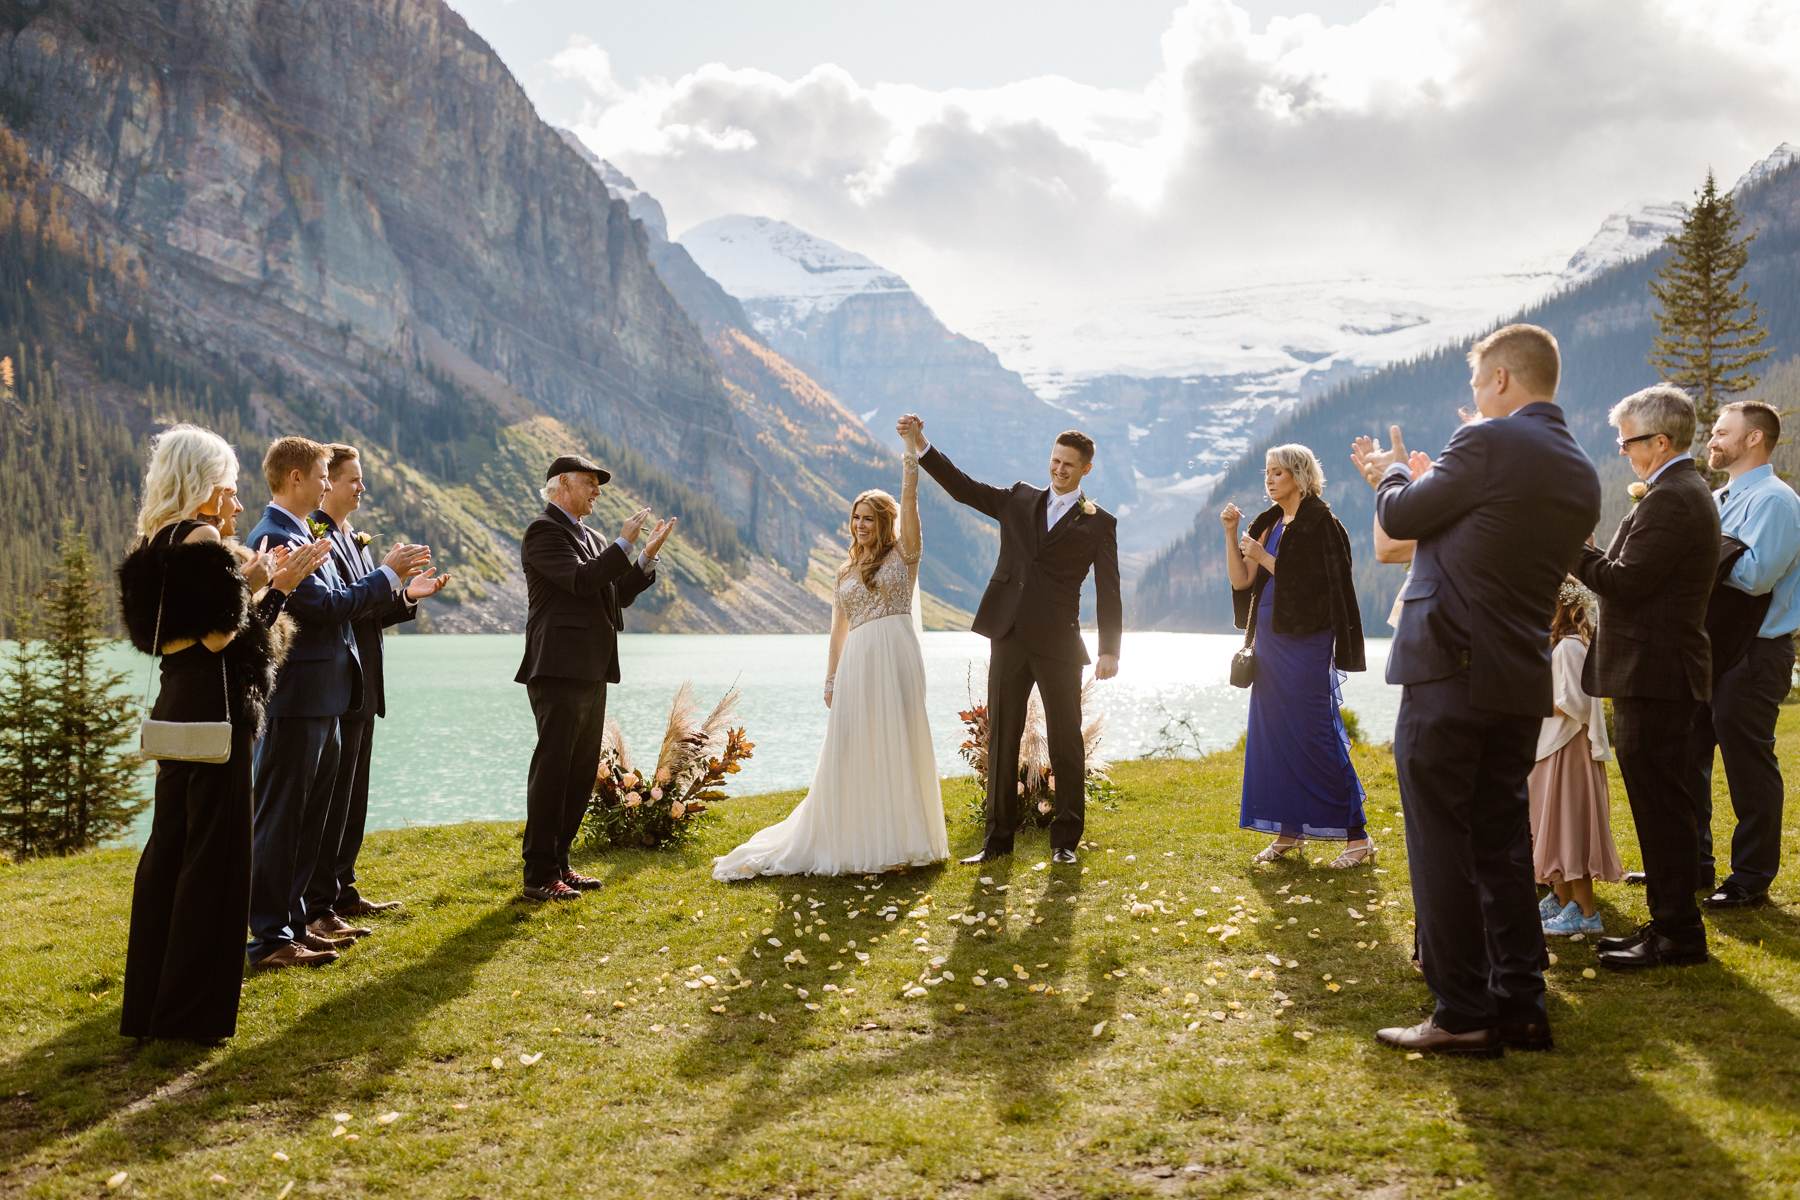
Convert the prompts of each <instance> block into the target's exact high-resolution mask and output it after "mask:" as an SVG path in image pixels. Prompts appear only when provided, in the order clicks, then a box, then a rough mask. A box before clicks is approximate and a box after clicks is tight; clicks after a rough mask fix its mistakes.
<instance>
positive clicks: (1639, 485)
mask: <svg viewBox="0 0 1800 1200" xmlns="http://www.w3.org/2000/svg"><path fill="white" fill-rule="evenodd" d="M1649 491H1650V485H1649V484H1647V483H1645V482H1644V481H1643V480H1641V479H1639V480H1636V481H1635V482H1633V483H1632V484H1631V485H1630V486H1628V487H1627V488H1626V489H1625V494H1626V495H1627V496H1630V497H1631V502H1632V503H1633V504H1636V503H1637V502H1638V501H1639V500H1642V499H1643V498H1644V497H1645V496H1646V495H1647V494H1649Z"/></svg>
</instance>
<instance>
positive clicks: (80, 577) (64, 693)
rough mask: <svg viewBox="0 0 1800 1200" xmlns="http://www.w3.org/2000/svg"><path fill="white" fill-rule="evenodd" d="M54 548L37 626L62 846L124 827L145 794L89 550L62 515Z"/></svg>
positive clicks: (131, 706) (94, 841) (83, 844)
mask: <svg viewBox="0 0 1800 1200" xmlns="http://www.w3.org/2000/svg"><path fill="white" fill-rule="evenodd" d="M58 549H59V554H60V557H61V570H60V573H59V574H58V576H57V578H56V579H54V580H53V581H52V582H51V585H50V589H49V593H48V595H47V597H46V603H45V605H44V616H45V630H44V632H45V641H46V652H47V658H48V660H49V676H50V680H51V683H52V685H53V686H52V692H51V700H50V711H51V718H52V719H51V726H52V730H53V734H54V736H53V740H52V742H51V752H52V762H53V771H54V775H55V778H56V780H57V784H58V787H59V789H60V791H61V793H62V796H61V804H60V813H59V816H60V820H59V822H58V831H57V838H56V842H57V846H56V848H57V849H58V850H60V851H61V852H62V853H65V854H67V853H73V852H74V851H76V850H85V849H87V848H88V847H90V846H96V845H99V844H100V843H101V842H103V841H105V840H107V839H110V838H114V837H117V836H118V835H119V834H121V833H124V832H125V831H126V830H127V829H129V828H130V827H131V823H132V820H133V819H134V818H135V817H136V816H137V814H138V813H139V812H141V811H142V810H143V808H144V803H145V801H144V799H143V797H142V796H140V795H139V794H138V789H137V770H138V763H139V760H138V758H137V756H136V755H135V754H129V753H126V750H125V748H126V746H127V745H128V744H129V743H130V740H131V736H132V733H133V729H134V726H135V724H136V721H135V717H136V709H137V706H136V704H135V703H134V702H133V701H132V700H131V698H130V697H129V696H128V695H121V694H120V688H121V687H123V686H124V684H125V676H124V675H122V674H120V673H119V672H117V671H109V670H106V669H105V667H104V666H102V664H101V662H100V653H101V651H102V649H103V648H104V646H105V639H104V632H103V631H104V629H105V627H106V620H105V610H104V606H103V603H102V600H101V595H100V587H99V584H98V582H97V581H96V580H95V578H94V558H93V552H92V551H91V550H89V549H88V543H87V538H86V537H85V536H84V535H83V534H82V533H81V532H80V531H79V530H77V529H76V528H75V523H74V522H73V521H72V520H69V519H67V518H65V519H64V521H63V527H62V537H61V539H60V546H59V548H58Z"/></svg>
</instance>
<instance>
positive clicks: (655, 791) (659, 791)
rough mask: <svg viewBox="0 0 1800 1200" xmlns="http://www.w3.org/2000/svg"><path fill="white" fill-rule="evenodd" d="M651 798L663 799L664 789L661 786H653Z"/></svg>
mask: <svg viewBox="0 0 1800 1200" xmlns="http://www.w3.org/2000/svg"><path fill="white" fill-rule="evenodd" d="M650 798H651V799H652V800H661V799H662V789H661V788H659V787H653V788H651V789H650Z"/></svg>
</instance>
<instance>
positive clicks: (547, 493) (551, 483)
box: [538, 471, 569, 504]
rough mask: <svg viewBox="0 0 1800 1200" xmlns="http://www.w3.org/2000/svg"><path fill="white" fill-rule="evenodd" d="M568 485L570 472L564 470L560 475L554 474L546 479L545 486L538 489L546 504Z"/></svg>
mask: <svg viewBox="0 0 1800 1200" xmlns="http://www.w3.org/2000/svg"><path fill="white" fill-rule="evenodd" d="M568 486H569V472H567V471H564V472H562V473H561V474H560V475H552V476H551V477H550V478H549V479H547V480H545V481H544V486H543V487H541V488H539V489H538V495H540V496H542V497H543V498H544V503H545V504H549V503H550V502H551V499H552V497H553V496H554V495H555V493H557V492H560V491H562V490H563V489H564V488H566V487H568Z"/></svg>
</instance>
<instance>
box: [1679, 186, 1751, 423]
mask: <svg viewBox="0 0 1800 1200" xmlns="http://www.w3.org/2000/svg"><path fill="white" fill-rule="evenodd" d="M1755 239H1756V235H1755V234H1754V233H1751V234H1748V235H1746V236H1744V237H1742V238H1740V237H1739V236H1738V215H1737V208H1736V206H1735V205H1734V204H1733V203H1732V199H1731V193H1729V192H1726V193H1725V194H1723V195H1721V194H1720V193H1719V189H1718V185H1717V184H1716V183H1715V182H1714V181H1713V174H1712V172H1711V171H1708V172H1707V173H1706V184H1705V186H1703V187H1702V188H1701V189H1700V192H1699V194H1698V195H1697V196H1696V197H1695V201H1694V205H1693V207H1692V208H1690V209H1689V210H1688V214H1687V216H1686V218H1684V219H1683V221H1682V223H1681V230H1680V232H1678V233H1674V234H1671V235H1669V240H1668V246H1669V251H1670V253H1669V258H1668V261H1667V262H1666V263H1664V264H1663V268H1662V270H1661V271H1659V272H1658V273H1657V277H1656V278H1655V279H1654V280H1652V281H1651V284H1650V292H1651V294H1652V295H1653V296H1655V297H1656V300H1657V305H1658V308H1657V312H1656V325H1657V335H1656V340H1655V342H1654V344H1653V345H1652V347H1651V350H1650V365H1651V366H1653V367H1655V368H1656V369H1657V370H1658V371H1660V372H1662V375H1663V378H1665V379H1667V380H1668V381H1669V382H1671V383H1674V384H1678V385H1680V386H1681V387H1684V388H1686V389H1687V390H1688V392H1689V394H1691V395H1692V396H1693V397H1694V403H1695V406H1696V408H1697V410H1698V413H1697V415H1698V417H1699V422H1698V424H1697V426H1696V428H1695V431H1694V438H1695V444H1696V445H1704V444H1705V442H1706V439H1707V438H1709V437H1711V436H1712V425H1713V421H1714V420H1716V419H1717V418H1718V415H1719V406H1720V404H1721V403H1722V402H1723V400H1724V398H1725V397H1726V396H1729V395H1731V394H1733V393H1735V392H1741V391H1744V390H1745V389H1746V388H1749V387H1751V386H1752V385H1754V384H1755V382H1756V376H1755V375H1754V374H1753V373H1752V372H1751V368H1752V367H1753V366H1755V365H1756V364H1757V363H1759V362H1761V361H1762V360H1763V359H1765V358H1767V357H1768V356H1769V351H1768V349H1766V348H1764V347H1763V345H1762V343H1763V342H1764V341H1765V340H1766V339H1767V338H1768V336H1769V333H1768V330H1767V329H1765V328H1764V327H1763V321H1762V311H1761V310H1760V309H1759V308H1758V307H1757V304H1756V302H1755V301H1754V300H1751V299H1750V298H1749V294H1748V293H1749V284H1748V283H1747V282H1745V281H1744V280H1743V279H1741V278H1740V276H1741V275H1742V273H1743V270H1744V266H1745V264H1746V263H1748V262H1749V261H1750V243H1751V242H1752V241H1754V240H1755Z"/></svg>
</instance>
